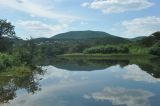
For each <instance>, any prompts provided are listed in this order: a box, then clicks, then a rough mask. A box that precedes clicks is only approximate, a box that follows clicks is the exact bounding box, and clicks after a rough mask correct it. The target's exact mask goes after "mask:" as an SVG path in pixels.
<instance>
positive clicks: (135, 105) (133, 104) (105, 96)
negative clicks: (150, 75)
mask: <svg viewBox="0 0 160 106" xmlns="http://www.w3.org/2000/svg"><path fill="white" fill-rule="evenodd" d="M151 96H154V94H153V93H151V92H149V91H145V90H141V89H126V88H110V87H109V88H104V90H103V91H100V92H95V93H92V94H91V95H84V98H86V99H91V98H92V99H95V100H102V101H103V100H109V101H111V102H112V104H113V105H127V106H150V104H149V100H148V99H149V97H151Z"/></svg>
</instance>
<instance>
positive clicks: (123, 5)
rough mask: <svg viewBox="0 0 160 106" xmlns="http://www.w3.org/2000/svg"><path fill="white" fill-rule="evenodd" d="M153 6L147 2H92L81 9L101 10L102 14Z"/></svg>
mask: <svg viewBox="0 0 160 106" xmlns="http://www.w3.org/2000/svg"><path fill="white" fill-rule="evenodd" d="M153 5H154V3H152V2H149V1H148V0H94V1H93V2H90V3H89V2H85V3H83V4H82V6H83V7H88V8H91V9H96V10H101V11H102V12H103V13H104V14H110V13H123V12H126V11H137V10H142V9H145V8H149V7H151V6H153Z"/></svg>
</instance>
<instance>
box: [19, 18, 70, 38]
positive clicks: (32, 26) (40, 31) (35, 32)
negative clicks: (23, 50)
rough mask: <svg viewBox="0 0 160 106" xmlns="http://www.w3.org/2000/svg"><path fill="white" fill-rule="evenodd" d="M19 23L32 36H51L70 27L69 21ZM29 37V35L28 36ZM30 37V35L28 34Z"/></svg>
mask: <svg viewBox="0 0 160 106" xmlns="http://www.w3.org/2000/svg"><path fill="white" fill-rule="evenodd" d="M17 25H18V26H19V27H21V28H23V29H24V30H25V31H27V32H28V33H29V34H31V35H30V36H32V37H34V38H35V37H51V36H53V35H55V34H58V33H60V32H62V31H65V30H67V29H68V28H69V23H59V24H56V25H50V24H45V23H43V22H41V21H30V20H28V21H22V20H21V21H18V22H17ZM26 37H27V36H26ZM28 37H29V36H28Z"/></svg>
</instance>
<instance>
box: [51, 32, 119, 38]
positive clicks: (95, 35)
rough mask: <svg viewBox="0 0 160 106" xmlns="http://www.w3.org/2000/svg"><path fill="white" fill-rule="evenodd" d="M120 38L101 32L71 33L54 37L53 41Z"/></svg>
mask: <svg viewBox="0 0 160 106" xmlns="http://www.w3.org/2000/svg"><path fill="white" fill-rule="evenodd" d="M104 37H109V38H118V37H117V36H114V35H111V34H108V33H106V32H101V31H70V32H66V33H61V34H58V35H55V36H53V37H52V39H90V38H104Z"/></svg>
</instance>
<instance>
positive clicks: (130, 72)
mask: <svg viewBox="0 0 160 106" xmlns="http://www.w3.org/2000/svg"><path fill="white" fill-rule="evenodd" d="M124 69H125V70H127V71H126V72H125V73H124V74H123V75H122V77H123V78H124V79H130V80H135V81H145V82H149V83H156V82H159V81H160V79H156V78H154V77H153V76H152V75H150V74H148V73H147V72H145V71H143V70H142V69H141V68H140V67H138V66H137V65H128V66H126V67H124Z"/></svg>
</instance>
